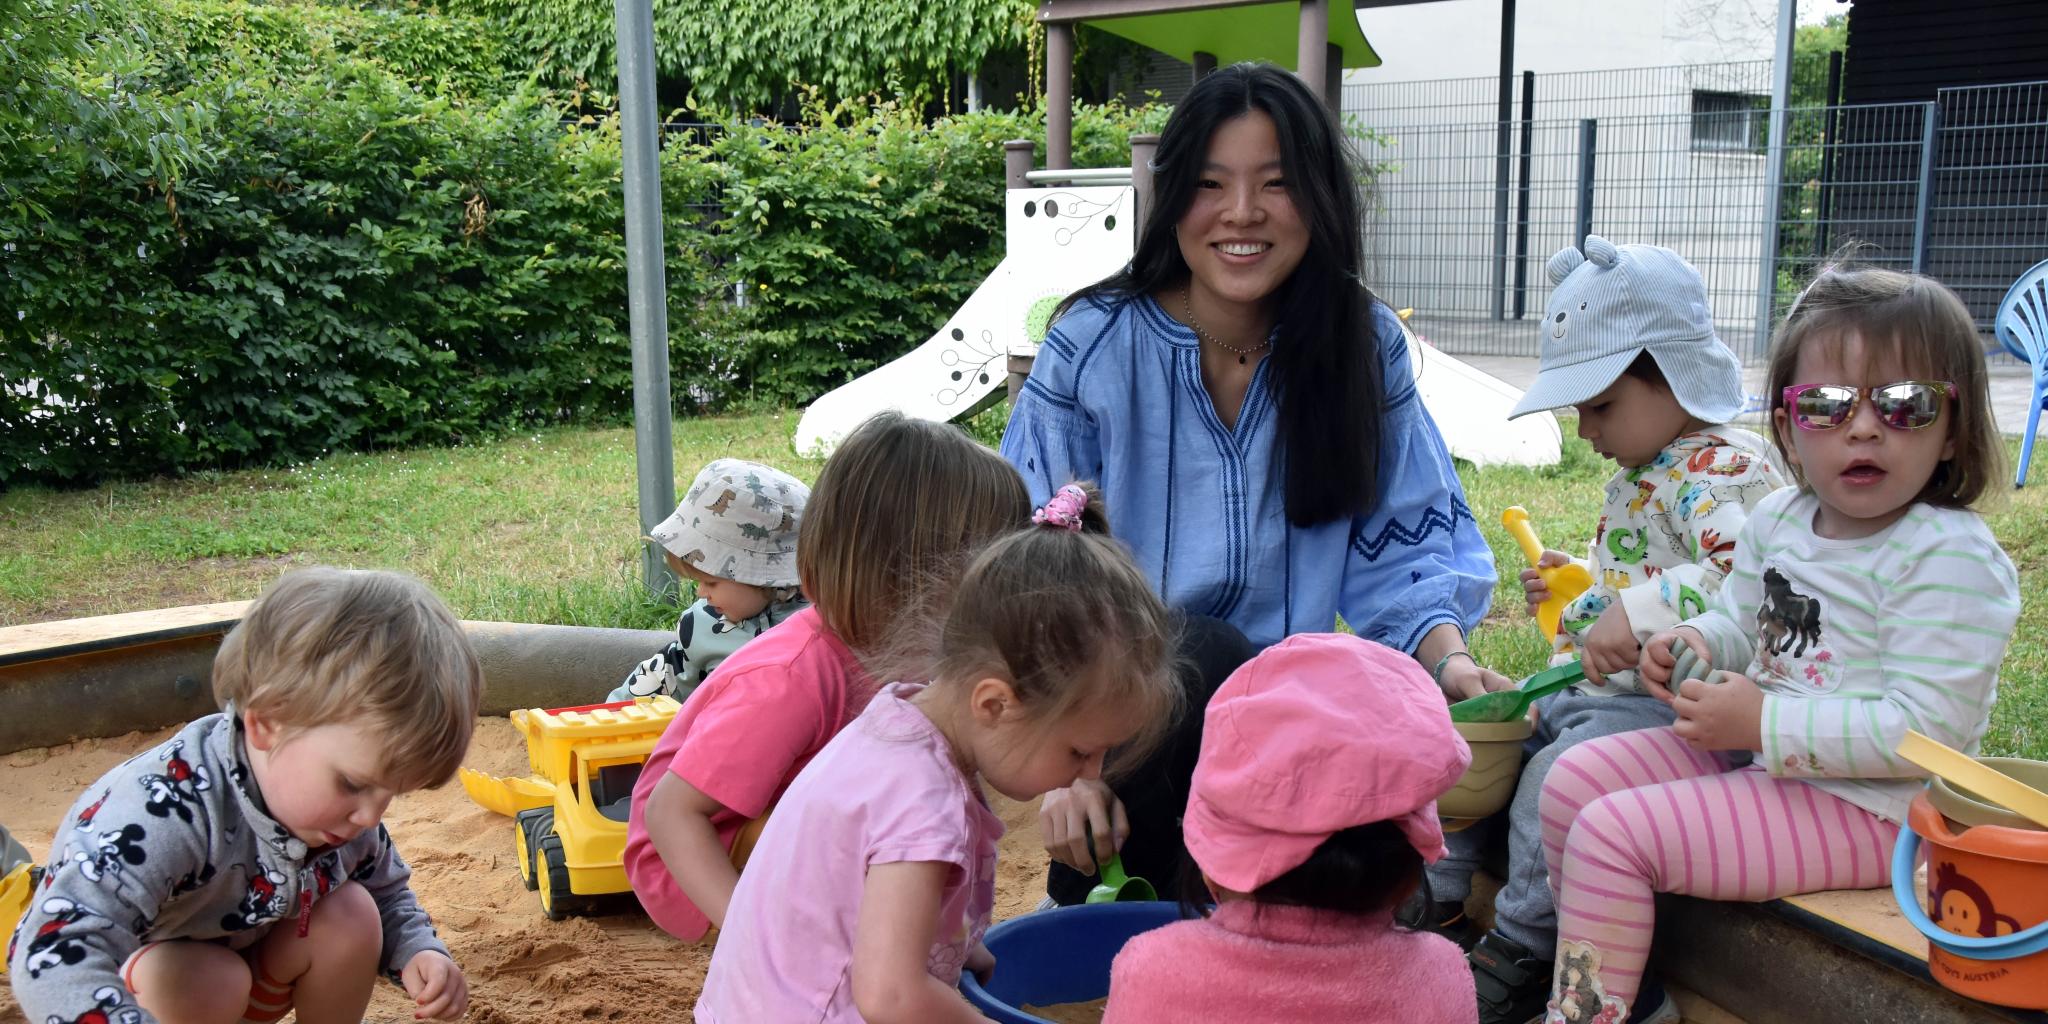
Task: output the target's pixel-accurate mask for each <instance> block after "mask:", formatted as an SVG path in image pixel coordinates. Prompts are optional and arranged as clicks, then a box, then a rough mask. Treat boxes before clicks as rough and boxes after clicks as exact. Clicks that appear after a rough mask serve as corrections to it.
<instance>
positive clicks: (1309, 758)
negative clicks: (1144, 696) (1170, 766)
mask: <svg viewBox="0 0 2048 1024" xmlns="http://www.w3.org/2000/svg"><path fill="white" fill-rule="evenodd" d="M1471 762H1472V751H1471V748H1469V747H1467V746H1466V745H1465V741H1464V739H1462V738H1461V737H1459V735H1458V733H1457V730H1455V729H1453V728H1452V727H1451V716H1450V712H1449V710H1448V708H1447V706H1446V705H1445V703H1444V697H1443V693H1442V691H1440V690H1438V689H1437V687H1436V684H1434V683H1432V682H1430V679H1429V673H1427V672H1425V671H1423V670H1422V666H1421V665H1418V664H1416V663H1415V659H1413V658H1411V657H1409V656H1407V655H1405V654H1402V653H1400V652H1399V651H1394V650H1391V649H1388V648H1386V647H1382V646H1380V645H1379V644H1376V643H1373V642H1372V641H1370V640H1361V639H1359V638H1358V637H1355V636H1346V635H1342V634H1335V633H1304V634H1300V635H1297V636H1292V637H1289V638H1287V639H1286V640H1283V641H1281V642H1280V643H1279V644H1276V645H1274V646H1273V647H1270V648H1267V649H1266V650H1265V651H1263V652H1261V653H1260V654H1259V655H1258V657H1255V658H1253V659H1252V660H1251V661H1248V662H1246V663H1245V664H1244V666H1243V667H1241V668H1239V669H1238V670H1237V671H1236V672H1235V673H1232V674H1231V676H1230V678H1229V679H1228V680H1225V681H1224V683H1223V686H1222V687H1221V688H1220V689H1218V690H1217V691H1216V695H1215V696H1214V697H1211V698H1210V699H1209V710H1208V712H1207V714H1206V716H1205V717H1204V719H1203V723H1202V754H1201V760H1200V761H1198V762H1197V763H1196V765H1195V776H1194V781H1193V784H1192V786H1191V787H1190V791H1189V793H1188V809H1187V817H1186V818H1185V819H1184V821H1183V822H1182V828H1183V831H1184V832H1185V834H1186V837H1187V846H1188V853H1190V854H1192V855H1193V856H1194V858H1195V863H1196V864H1198V865H1200V866H1201V868H1202V871H1203V872H1204V873H1206V874H1207V875H1208V876H1209V877H1210V878H1212V879H1214V880H1215V881H1216V882H1217V884H1219V885H1222V886H1224V887H1226V888H1229V889H1234V890H1236V891H1238V892H1252V891H1254V890H1256V889H1258V888H1259V887H1260V886H1262V885H1265V884H1266V883H1267V882H1270V881H1272V880H1273V879H1275V878H1278V877H1280V876H1281V875H1284V874H1286V873H1287V872H1289V871H1292V870H1294V869H1295V868H1297V867H1299V866H1301V863H1302V862H1303V861H1306V860H1307V859H1308V857H1309V855H1310V854H1312V853H1314V852H1315V850H1316V847H1318V846H1321V845H1322V844H1323V841H1324V840H1326V839H1328V838H1330V836H1331V835H1333V834H1335V833H1337V832H1339V831H1342V830H1344V829H1347V828H1351V827H1353V826H1356V825H1365V824H1369V823H1371V822H1375V821H1385V820H1388V819H1392V820H1393V821H1394V822H1396V823H1397V824H1399V825H1400V827H1401V831H1402V833H1403V834H1405V835H1406V836H1407V837H1408V841H1409V842H1410V843H1413V844H1414V845H1415V849H1416V850H1418V851H1420V852H1421V854H1422V856H1423V859H1424V860H1427V861H1430V862H1435V861H1436V860H1437V859H1438V858H1440V857H1442V856H1443V854H1444V833H1443V827H1442V826H1441V825H1440V824H1438V822H1437V817H1436V798H1437V795H1438V794H1440V793H1442V792H1443V791H1445V790H1447V789H1449V788H1451V786H1453V785H1455V784H1456V783H1457V781H1458V777H1459V776H1460V775H1463V774H1464V773H1465V766H1466V765H1468V764H1470V763H1471Z"/></svg>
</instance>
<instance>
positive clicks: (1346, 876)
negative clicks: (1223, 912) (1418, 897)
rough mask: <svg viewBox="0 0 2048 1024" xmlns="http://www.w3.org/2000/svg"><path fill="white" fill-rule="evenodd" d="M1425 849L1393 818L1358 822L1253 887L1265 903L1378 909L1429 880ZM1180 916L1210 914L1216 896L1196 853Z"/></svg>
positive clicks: (1183, 882)
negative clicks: (1425, 870) (1417, 849)
mask: <svg viewBox="0 0 2048 1024" xmlns="http://www.w3.org/2000/svg"><path fill="white" fill-rule="evenodd" d="M1422 867H1423V861H1422V854H1420V853H1417V852H1415V846H1414V845H1413V844H1412V843H1410V842H1409V841H1408V837H1407V836H1406V835H1404V834H1402V832H1401V828H1400V826H1398V825H1396V824H1394V823H1393V822H1391V821H1374V822H1368V823H1366V824H1364V825H1354V826H1352V827H1350V828H1347V829H1345V830H1343V831H1341V832H1337V833H1334V834H1332V835H1331V836H1330V838H1328V839H1325V840H1323V844H1322V845H1321V846H1318V847H1316V849H1315V852H1314V853H1311V854H1309V856H1308V859H1307V860H1305V861H1302V862H1301V863H1300V864H1298V865H1295V866H1294V867H1293V868H1292V869H1290V870H1288V871H1287V872H1286V873H1284V874H1282V875H1281V876H1280V877H1278V878H1275V879H1273V880H1272V881H1270V882H1267V883H1266V884H1265V885H1262V886H1259V888H1258V890H1257V891H1256V892H1253V893H1250V894H1249V895H1250V896H1251V898H1252V902H1254V903H1261V904H1265V905H1267V906H1279V907H1309V908H1311V909H1315V910H1331V911H1336V912H1337V913H1340V914H1354V915H1360V916H1363V915H1366V914H1376V913H1379V912H1381V911H1385V910H1392V909H1394V908H1396V907H1399V906H1400V905H1401V904H1402V902H1403V901H1405V900H1407V899H1408V896H1409V894H1411V893H1413V892H1415V890H1416V889H1417V888H1418V887H1420V886H1422V885H1424V884H1425V878H1424V875H1423V873H1422ZM1179 881H1180V891H1179V892H1178V893H1177V894H1176V895H1178V896H1179V898H1180V903H1181V916H1182V917H1203V916H1207V906H1208V904H1209V902H1210V901H1211V900H1212V899H1213V898H1214V897H1213V896H1212V895H1211V894H1210V892H1209V887H1208V886H1207V885H1204V884H1203V882H1202V869H1201V868H1200V867H1198V866H1196V864H1195V862H1194V858H1192V857H1186V858H1185V862H1184V863H1183V864H1182V865H1181V872H1180V879H1179Z"/></svg>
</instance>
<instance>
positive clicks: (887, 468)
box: [796, 412, 1031, 656]
mask: <svg viewBox="0 0 2048 1024" xmlns="http://www.w3.org/2000/svg"><path fill="white" fill-rule="evenodd" d="M1030 515H1031V498H1030V495H1028V494H1027V493H1026V492H1025V490H1024V481H1023V480H1022V479H1021V478H1019V477H1018V476H1017V471H1016V470H1015V469H1013V468H1011V467H1010V464H1009V463H1007V462H1005V461H1003V458H1002V456H1000V455H997V454H996V453H994V452H992V451H989V450H988V449H986V448H983V447H982V446H980V445H978V444H976V443H974V441H973V440H972V439H970V438H969V437H968V436H967V435H966V434H965V433H964V432H962V431H961V430H960V429H959V428H957V427H954V426H951V425H948V424H944V423H933V422H931V421H929V420H919V419H911V418H909V417H906V416H904V415H902V414H900V413H894V412H885V413H882V414H880V415H877V416H875V417H873V418H871V419H869V420H868V421H867V422H865V423H863V424H861V425H860V427H859V428H858V429H856V430H854V432H853V433H852V434H850V435H848V436H847V438H846V440H845V441H843V442H841V444H840V445H839V448H838V450H837V451H835V452H833V453H832V457H831V458H830V459H827V460H826V461H825V468H824V469H823V470H822V471H820V472H819V473H818V482H817V484H816V485H815V486H813V487H812V488H811V501H810V504H809V505H807V506H805V508H804V518H803V524H802V525H801V526H800V527H799V528H798V529H799V532H798V534H797V547H796V568H797V576H798V577H799V578H800V579H802V580H803V585H804V592H805V594H806V595H808V596H809V597H810V599H811V603H812V604H813V605H815V606H816V607H817V609H818V614H819V615H820V616H822V617H823V618H824V620H825V625H826V626H827V627H828V628H830V629H831V630H832V632H834V633H836V634H838V635H839V638H840V639H841V640H843V641H844V642H845V643H846V645H847V646H848V647H851V648H852V649H853V650H854V651H856V652H858V653H860V654H862V655H863V656H867V655H872V654H875V653H876V652H878V651H881V650H883V649H885V648H887V647H888V646H889V645H890V644H892V643H893V642H894V638H893V634H895V633H896V631H897V629H898V627H899V625H900V624H901V623H902V622H903V621H904V619H905V616H931V615H935V614H936V613H937V609H938V608H940V607H942V606H943V603H944V599H945V597H944V595H945V592H946V591H947V590H948V589H949V587H950V584H951V583H952V581H953V580H955V579H957V578H958V575H959V570H960V568H961V566H962V564H964V562H965V561H966V558H967V557H968V556H969V555H971V554H973V553H974V552H975V551H976V550H978V549H979V548H980V547H981V546H982V545H984V544H986V543H988V542H989V541H991V540H993V539H995V538H996V537H999V536H1001V535H1002V534H1004V533H1006V532H1008V531H1010V530H1014V529H1016V528H1017V527H1018V526H1020V525H1022V524H1023V523H1024V522H1026V521H1027V520H1028V519H1029V518H1030Z"/></svg>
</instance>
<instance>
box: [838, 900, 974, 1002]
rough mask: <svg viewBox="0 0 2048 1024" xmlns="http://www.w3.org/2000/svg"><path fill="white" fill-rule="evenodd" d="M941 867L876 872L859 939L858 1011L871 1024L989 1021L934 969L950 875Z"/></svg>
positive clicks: (857, 933) (856, 943)
mask: <svg viewBox="0 0 2048 1024" xmlns="http://www.w3.org/2000/svg"><path fill="white" fill-rule="evenodd" d="M954 870H956V869H955V868H954V867H953V865H951V864H944V863H940V862H938V861H900V862H897V863H891V864H877V865H875V866H873V867H871V868H869V869H868V878H867V885H866V887H865V888H864V889H863V890H862V892H861V899H860V922H859V924H858V925H856V926H855V929H854V936H853V1004H854V1006H855V1007H856V1008H857V1009H859V1010H860V1015H861V1017H862V1019H864V1020H866V1021H867V1022H868V1024H925V1022H936V1024H944V1022H947V1021H953V1022H958V1024H971V1022H977V1021H984V1020H985V1018H983V1017H982V1015H981V1014H979V1013H977V1012H975V1010H974V1008H973V1007H970V1006H968V1005H967V1000H965V999H963V998H961V996H960V993H959V991H958V990H956V989H954V988H951V987H949V986H948V985H946V983H945V982H942V981H940V980H939V979H937V978H934V977H932V975H931V972H930V971H929V970H927V969H926V966H925V965H926V963H927V961H928V959H929V957H930V955H931V948H932V938H933V933H934V932H935V931H936V930H937V927H938V919H939V900H940V897H941V895H942V894H943V893H944V892H945V886H946V876H947V874H948V873H949V872H952V871H954Z"/></svg>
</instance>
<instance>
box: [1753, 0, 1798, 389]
mask: <svg viewBox="0 0 2048 1024" xmlns="http://www.w3.org/2000/svg"><path fill="white" fill-rule="evenodd" d="M1798 22H1799V0H1778V52H1777V56H1776V59H1775V62H1774V63H1773V64H1772V67H1771V149H1770V157H1769V159H1768V161H1767V163H1766V166H1765V170H1764V183H1765V184H1764V209H1763V214H1764V237H1763V251H1762V252H1761V253H1759V254H1758V255H1759V256H1761V257H1762V258H1761V259H1759V260H1757V280H1756V337H1755V339H1754V340H1753V341H1752V342H1751V343H1750V350H1749V354H1750V355H1751V356H1762V355H1763V354H1764V352H1765V350H1766V349H1768V348H1769V347H1770V343H1771V321H1772V319H1774V318H1775V317H1776V315H1777V311H1778V309H1777V307H1778V204H1779V203H1780V202H1781V201H1782V198H1783V195H1784V191H1785V142H1786V138H1785V136H1786V131H1787V128H1788V125H1789V123H1790V117H1789V116H1788V115H1787V113H1786V107H1787V105H1788V104H1790V103H1791V102H1792V39H1793V36H1794V34H1795V33H1796V32H1797V30H1798Z"/></svg>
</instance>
